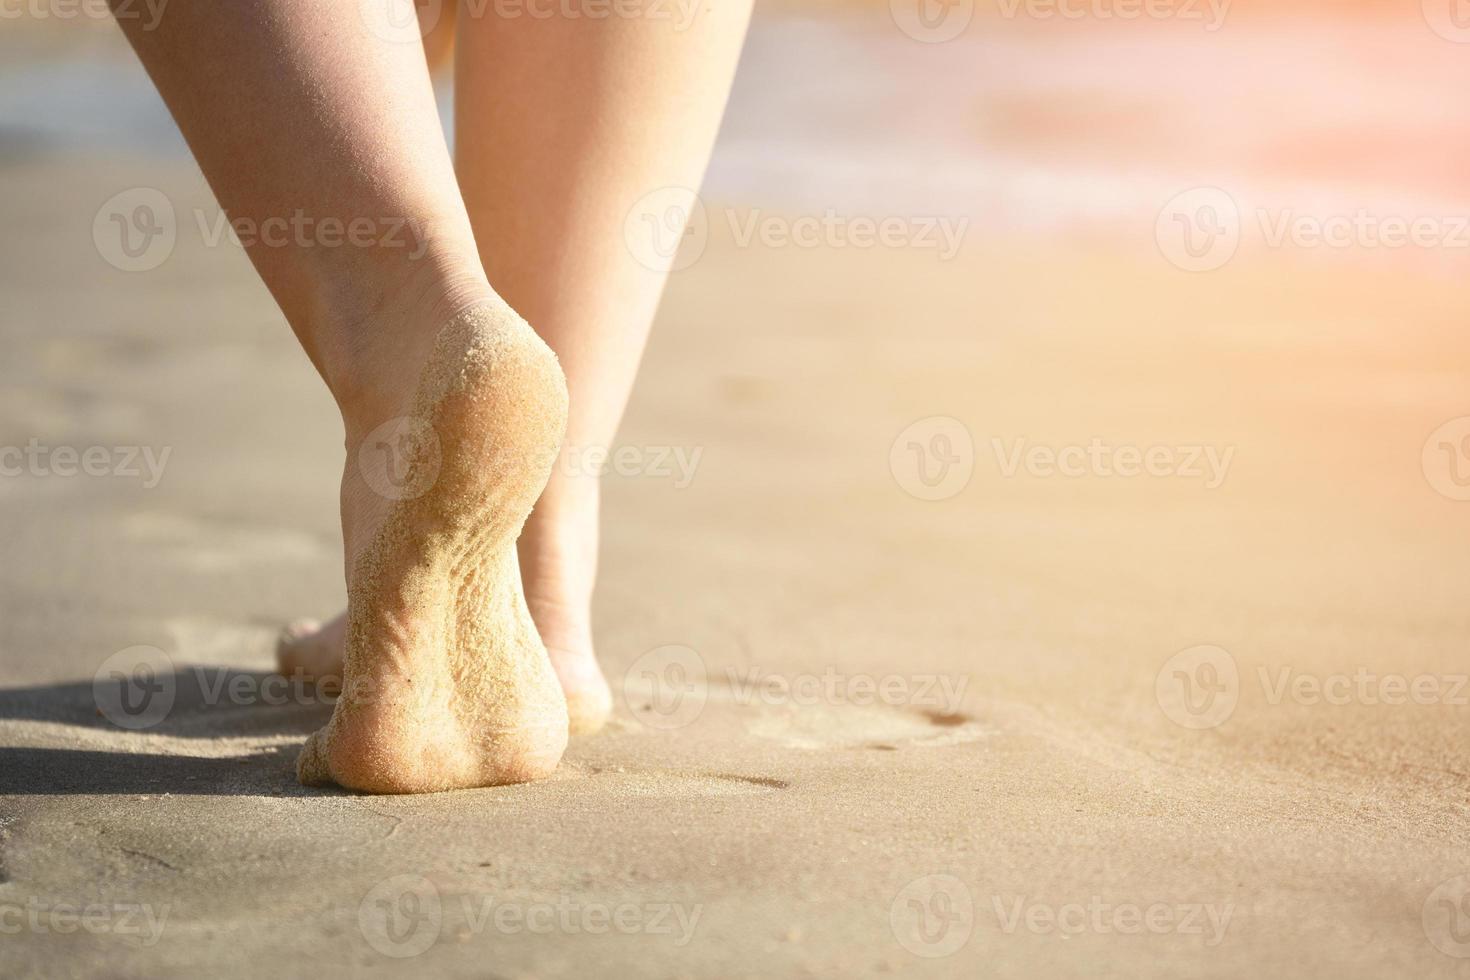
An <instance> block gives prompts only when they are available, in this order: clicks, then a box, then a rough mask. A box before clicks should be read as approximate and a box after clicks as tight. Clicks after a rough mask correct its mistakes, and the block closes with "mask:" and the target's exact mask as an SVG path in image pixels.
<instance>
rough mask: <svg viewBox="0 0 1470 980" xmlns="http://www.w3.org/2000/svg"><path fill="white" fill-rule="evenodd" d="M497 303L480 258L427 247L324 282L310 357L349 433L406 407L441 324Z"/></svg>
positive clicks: (377, 421) (314, 324) (366, 426)
mask: <svg viewBox="0 0 1470 980" xmlns="http://www.w3.org/2000/svg"><path fill="white" fill-rule="evenodd" d="M369 278H370V279H371V282H370V284H369V283H368V281H367V280H368V279H369ZM494 302H500V299H499V297H498V296H497V295H496V293H495V290H494V289H492V288H491V286H490V283H489V281H488V280H487V279H486V278H485V274H484V271H483V270H482V269H481V268H480V265H479V262H478V260H476V259H473V258H466V257H465V256H464V255H463V254H462V252H459V253H456V252H447V253H443V252H441V253H437V254H427V253H426V254H425V255H424V256H423V257H422V258H419V259H407V260H405V261H401V262H399V263H397V264H396V265H393V266H389V267H386V268H383V269H379V270H376V271H375V273H374V275H373V276H371V277H364V276H361V275H357V276H353V277H352V281H350V282H340V281H332V282H329V283H327V284H325V285H324V287H323V288H322V290H321V296H320V297H319V299H318V301H317V303H316V304H315V306H316V312H315V313H314V315H313V323H312V325H311V326H310V328H309V330H310V334H311V336H313V337H315V338H319V340H318V343H317V344H316V345H315V348H316V349H315V350H314V351H313V355H314V356H313V359H314V360H316V361H317V367H318V370H319V371H320V372H321V374H322V378H323V380H325V381H326V383H327V388H328V389H329V390H330V391H331V393H332V397H333V398H334V399H335V400H336V402H337V407H338V409H339V410H340V411H341V412H342V417H343V420H344V422H345V423H346V425H347V426H348V429H349V434H350V432H351V430H352V429H354V428H359V427H365V428H366V429H371V428H372V427H373V426H375V425H377V424H379V423H380V422H383V421H385V420H387V419H389V418H393V417H394V416H396V415H399V414H402V412H403V411H405V410H406V400H407V399H408V398H409V397H411V396H412V393H413V390H414V388H415V386H416V385H417V383H418V372H419V369H420V367H421V366H422V364H423V363H424V361H425V359H426V358H427V357H428V354H429V351H430V348H431V347H432V345H433V343H434V339H435V336H436V334H437V331H438V329H439V327H440V326H442V325H443V324H445V323H447V322H448V321H449V320H450V319H452V318H453V317H454V316H455V315H456V314H458V313H460V312H462V311H463V310H465V309H468V308H469V307H472V306H475V305H477V304H480V303H494Z"/></svg>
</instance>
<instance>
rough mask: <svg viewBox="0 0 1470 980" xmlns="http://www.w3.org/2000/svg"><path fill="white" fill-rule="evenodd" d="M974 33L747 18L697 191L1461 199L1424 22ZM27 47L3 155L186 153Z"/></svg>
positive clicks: (1047, 207) (1008, 200)
mask: <svg viewBox="0 0 1470 980" xmlns="http://www.w3.org/2000/svg"><path fill="white" fill-rule="evenodd" d="M974 27H975V25H972V29H971V30H970V31H968V32H967V33H966V34H965V35H964V36H962V37H960V38H958V39H955V40H953V41H950V42H947V43H943V44H922V43H918V42H916V41H914V40H912V39H911V38H909V37H907V36H905V35H904V34H903V33H902V32H900V31H898V30H897V29H895V28H894V27H893V25H892V24H891V23H886V22H874V21H868V20H860V19H846V20H844V19H822V20H817V19H801V18H789V17H780V18H774V17H759V18H757V20H756V22H755V23H754V25H753V27H752V31H751V36H750V39H749V43H748V45H747V48H746V51H745V55H744V59H743V62H742V66H741V70H740V73H739V76H738V80H737V83H736V86H735V91H734V93H733V95H732V98H731V102H730V108H729V113H728V116H727V119H726V122H725V126H724V130H723V132H722V135H721V138H720V143H719V146H718V147H717V150H716V154H715V157H714V161H713V163H712V166H711V171H710V174H709V179H708V182H707V184H706V191H705V193H706V196H707V197H711V198H713V199H717V200H723V201H730V202H734V203H741V204H760V205H762V206H768V207H771V208H784V209H793V210H804V211H821V210H825V209H833V210H836V211H839V212H843V213H866V214H875V213H889V214H936V215H963V216H968V217H970V218H972V219H973V220H974V221H975V222H976V223H977V225H980V226H983V227H987V228H992V229H996V230H1015V229H1026V230H1031V231H1037V230H1047V229H1057V228H1064V227H1077V226H1087V225H1089V224H1093V223H1097V224H1107V223H1108V222H1110V221H1113V220H1117V219H1123V220H1138V219H1141V218H1149V217H1151V216H1152V215H1155V214H1157V213H1158V209H1159V207H1160V205H1161V203H1162V202H1163V201H1165V200H1166V199H1167V198H1168V197H1169V196H1170V195H1172V194H1174V193H1177V192H1178V191H1180V190H1183V189H1186V188H1189V187H1194V186H1199V185H1216V186H1222V187H1226V188H1228V189H1229V190H1230V192H1231V193H1232V194H1233V195H1235V197H1236V199H1237V200H1239V201H1241V202H1242V204H1243V205H1245V204H1250V205H1255V206H1262V207H1273V206H1274V207H1286V206H1291V207H1294V208H1298V209H1314V210H1315V211H1317V212H1319V213H1324V212H1332V211H1346V210H1351V209H1353V208H1372V209H1375V210H1378V211H1380V212H1384V211H1392V212H1393V213H1410V214H1420V213H1435V214H1445V213H1470V203H1467V199H1466V195H1465V194H1464V193H1463V192H1462V190H1461V188H1460V185H1461V183H1462V178H1461V175H1462V174H1463V173H1464V172H1465V171H1466V169H1467V166H1470V104H1467V103H1466V102H1465V100H1462V99H1458V98H1455V97H1453V93H1456V92H1459V91H1463V90H1464V89H1465V85H1464V84H1463V83H1465V82H1466V81H1470V59H1467V58H1466V57H1465V55H1466V51H1465V50H1464V49H1463V48H1462V47H1461V46H1458V45H1454V44H1449V43H1446V42H1444V41H1443V40H1441V39H1439V38H1437V37H1435V36H1434V35H1433V34H1432V32H1430V31H1428V30H1427V29H1426V28H1425V25H1424V24H1423V22H1422V20H1421V19H1420V18H1418V17H1416V16H1407V15H1406V16H1404V17H1401V18H1396V19H1391V20H1389V21H1386V22H1384V23H1380V24H1374V23H1364V22H1362V21H1335V20H1332V19H1328V18H1318V19H1315V20H1295V21H1293V20H1282V21H1280V22H1275V23H1271V24H1268V25H1265V26H1262V25H1253V26H1251V27H1249V28H1245V27H1227V28H1225V29H1222V30H1220V31H1219V32H1216V33H1208V32H1204V31H1202V30H1198V29H1177V30H1121V29H1113V30H1069V31H1065V32H1060V31H1047V30H1036V29H1033V30H1029V31H1020V30H1007V31H991V30H977V29H974ZM94 33H97V32H94ZM99 36H100V35H99ZM15 43H16V37H15V36H14V35H11V36H0V150H3V151H6V152H10V153H14V152H16V151H17V149H18V148H21V149H25V150H28V151H31V152H62V153H67V152H70V153H78V152H87V151H94V152H106V153H115V152H123V153H129V154H143V155H160V156H164V157H168V158H178V157H180V156H182V155H184V154H185V153H187V150H186V148H185V146H184V143H183V140H182V139H181V138H180V136H179V134H178V132H177V130H176V129H175V127H174V125H173V123H172V122H171V120H170V119H169V117H168V113H167V112H166V110H165V109H164V107H163V105H162V103H161V102H160V101H159V99H158V97H157V95H156V94H155V93H154V91H153V89H152V87H151V85H150V84H149V82H148V79H147V77H146V75H145V74H144V73H143V71H142V70H141V68H139V66H138V65H137V64H136V62H135V61H134V60H133V59H132V57H131V54H130V53H129V52H128V51H127V50H126V47H125V46H124V45H123V44H122V42H121V40H120V38H118V37H116V36H112V35H107V36H105V37H102V39H101V40H99V41H96V42H94V43H89V44H87V45H85V46H82V47H78V48H74V49H73V48H67V47H58V48H57V49H56V52H55V53H53V54H50V55H45V54H43V55H40V56H37V55H35V54H34V53H30V54H29V56H27V57H6V54H7V53H11V49H12V48H13V46H14V45H15ZM441 94H442V98H441V109H442V111H443V112H444V113H445V117H446V119H447V118H448V114H449V112H450V103H451V96H450V93H449V92H448V91H447V90H446V91H444V92H442V93H441Z"/></svg>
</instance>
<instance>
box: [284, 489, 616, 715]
mask: <svg viewBox="0 0 1470 980" xmlns="http://www.w3.org/2000/svg"><path fill="white" fill-rule="evenodd" d="M558 479H560V478H559V477H558V476H557V475H553V476H552V481H553V483H555V482H556V481H557V480H558ZM550 496H551V495H550V493H549V492H548V494H547V496H544V497H543V498H542V502H541V503H539V504H537V506H536V508H535V509H534V510H533V511H532V512H531V516H530V518H529V519H528V520H527V521H526V528H525V531H524V532H522V534H521V538H520V540H519V542H517V545H516V550H517V552H518V553H519V556H520V566H521V582H522V585H523V588H524V589H525V595H526V604H527V606H528V607H529V609H530V611H531V618H532V620H533V621H534V622H535V624H536V627H537V630H538V631H539V633H540V635H541V640H542V642H543V643H544V644H545V646H546V650H547V652H548V653H549V654H550V656H551V665H552V667H553V668H555V670H556V676H557V679H558V680H559V681H560V682H561V688H562V692H563V694H564V695H565V697H566V701H567V716H568V720H569V727H570V731H571V734H573V735H588V734H591V733H593V732H596V731H598V730H599V729H601V728H602V726H603V725H604V724H605V723H606V722H607V719H608V716H609V715H610V714H611V713H612V692H611V690H610V689H609V688H608V684H607V680H606V678H605V677H604V676H603V673H602V670H601V668H599V667H598V665H597V657H596V656H595V655H594V653H593V649H592V617H591V613H592V584H593V577H594V575H595V574H596V569H597V527H598V500H597V485H596V482H595V481H588V480H582V481H579V485H578V486H575V487H571V488H570V489H569V490H568V491H567V492H564V493H559V494H557V495H556V501H555V503H554V504H552V502H551V501H550V500H549V499H548V498H549V497H550ZM346 637H347V615H346V613H343V614H341V615H339V616H337V617H336V618H335V619H333V620H332V621H331V622H329V623H326V624H325V625H323V624H322V623H321V622H320V621H318V620H314V619H306V620H300V621H298V622H296V623H293V624H292V625H291V626H289V627H287V628H286V629H285V630H284V631H283V632H282V634H281V638H280V642H279V644H278V646H277V648H276V660H277V663H278V666H279V670H280V672H281V673H282V674H285V675H287V676H290V677H304V678H307V679H311V680H314V681H316V683H317V685H318V687H319V688H321V689H322V690H324V691H326V692H327V693H336V691H338V690H339V689H340V686H341V675H342V649H343V644H344V643H345V641H346Z"/></svg>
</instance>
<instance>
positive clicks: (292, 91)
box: [122, 0, 567, 792]
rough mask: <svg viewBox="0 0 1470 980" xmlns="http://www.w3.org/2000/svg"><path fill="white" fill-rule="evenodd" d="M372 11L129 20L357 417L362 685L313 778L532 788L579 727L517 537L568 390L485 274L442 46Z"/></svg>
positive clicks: (350, 484)
mask: <svg viewBox="0 0 1470 980" xmlns="http://www.w3.org/2000/svg"><path fill="white" fill-rule="evenodd" d="M400 2H401V10H400V11H399V12H400V13H401V14H405V15H406V16H407V17H409V18H412V17H413V7H412V0H400ZM362 9H365V8H364V6H363V5H361V4H359V3H358V2H357V0H314V2H312V3H301V2H300V0H234V2H231V3H216V2H210V0H174V2H172V3H171V4H170V5H169V8H168V12H167V14H166V16H164V17H163V18H162V20H161V22H160V24H159V25H158V26H157V28H156V29H155V30H151V31H148V30H142V29H140V28H139V27H138V26H137V25H139V24H140V21H138V20H136V19H128V18H125V19H123V20H122V24H123V26H124V28H125V29H131V30H130V34H129V39H130V40H131V42H132V44H133V46H134V48H135V49H136V50H137V52H138V54H139V57H140V58H141V59H142V61H143V63H144V65H145V66H146V67H147V68H148V70H149V72H150V74H151V75H152V77H153V79H154V81H155V83H156V84H157V85H158V88H159V90H160V92H161V93H162V94H163V97H164V99H165V101H166V102H167V103H168V105H169V107H170V109H171V110H172V111H173V114H174V116H175V118H176V119H177V120H178V122H179V126H180V128H181V129H182V130H183V132H184V135H185V137H186V138H187V139H188V140H189V144H190V146H191V147H192V148H193V150H194V153H195V155H196V157H197V158H198V160H199V163H200V165H201V167H202V168H203V170H204V173H205V175H206V176H207V177H208V179H209V181H210V184H211V186H212V187H213V188H214V191H215V194H216V196H217V197H218V198H219V201H220V203H221V205H222V206H223V207H224V208H225V209H226V211H227V212H228V214H229V215H230V218H231V220H232V221H233V222H235V223H236V227H237V229H244V230H245V233H244V234H242V238H243V239H244V240H245V242H246V245H247V251H248V254H249V256H250V259H251V261H252V262H253V263H254V264H255V267H256V269H257V271H259V273H260V275H261V277H262V278H263V279H264V280H265V282H266V285H267V286H268V287H269V288H270V290H271V293H272V294H273V295H274V296H275V298H276V300H277V302H278V303H279V304H280V306H281V309H282V310H283V311H284V312H285V314H286V317H287V319H288V320H289V321H290V324H291V327H292V328H293V330H294V331H295V332H296V335H297V337H298V338H299V339H300V341H301V344H302V346H303V347H304V348H305V349H306V352H307V354H308V355H309V356H310V358H311V360H312V362H313V364H315V365H316V368H317V370H318V371H319V372H320V373H321V375H322V378H323V379H324V380H325V381H326V383H327V385H328V387H329V388H330V390H331V392H332V394H333V396H334V397H335V399H336V401H337V405H338V407H339V409H340V410H341V412H342V418H343V424H344V428H345V430H346V446H347V465H346V469H345V471H344V475H343V479H342V487H341V501H342V531H343V543H344V548H345V555H344V557H345V568H346V578H347V587H348V596H349V601H348V628H347V637H348V638H347V644H346V659H345V665H344V684H345V689H344V692H343V696H342V697H341V699H340V700H339V701H338V704H337V708H336V711H335V713H334V714H333V717H332V721H331V723H330V724H329V725H328V727H327V728H326V729H324V730H323V731H321V732H318V733H317V734H316V735H315V736H313V737H312V739H311V740H310V741H309V742H308V743H307V747H306V749H305V750H304V751H303V753H302V758H301V761H300V764H299V770H300V775H301V777H302V779H303V780H304V781H307V782H325V781H336V782H339V783H341V784H343V785H345V786H350V787H354V788H358V789H364V790H369V791H380V792H413V791H422V790H432V789H442V788H449V787H453V786H479V785H489V784H493V783H498V782H506V781H512V780H516V779H523V778H531V777H534V776H537V775H541V774H544V773H545V772H548V771H550V769H551V768H553V767H554V766H555V765H556V763H557V761H558V759H559V758H560V755H561V752H562V749H563V747H564V745H565V739H566V725H567V722H566V714H565V710H566V709H565V702H564V701H563V698H562V695H561V693H560V690H559V687H558V685H557V683H556V680H555V676H554V674H553V672H552V669H551V666H550V663H549V661H548V659H547V657H546V654H545V650H544V648H543V647H542V645H541V643H540V641H539V639H538V637H537V635H536V632H535V629H534V626H533V625H532V623H531V621H530V618H529V613H528V612H527V610H526V607H525V601H524V598H523V595H522V592H521V588H520V581H519V574H518V571H517V568H516V565H515V548H514V542H515V538H516V536H517V534H518V533H519V531H520V529H521V526H522V524H523V522H524V519H525V516H526V515H527V513H528V512H529V510H530V508H531V506H532V505H533V504H534V501H535V499H536V497H537V495H539V493H540V491H541V489H542V487H543V485H544V481H545V479H546V476H547V473H548V472H549V470H550V458H551V456H552V455H554V453H555V451H556V448H557V447H558V445H559V440H560V437H561V433H562V428H563V425H564V411H565V389H564V387H563V379H562V376H561V373H560V371H559V369H558V367H557V365H556V361H555V358H554V356H553V355H552V354H551V352H550V351H549V350H548V349H547V348H546V347H545V345H544V344H543V343H542V342H541V341H540V340H539V339H538V338H537V337H536V336H535V334H534V333H532V332H531V330H530V329H529V328H528V327H527V326H526V325H525V323H524V322H523V321H521V320H520V318H519V317H517V316H516V314H515V313H514V312H512V311H511V310H510V308H509V307H508V306H506V304H505V303H504V302H503V301H502V300H501V299H500V298H499V296H497V295H496V294H495V292H494V291H493V290H492V289H491V288H490V286H489V283H488V282H487V281H486V279H485V276H484V273H483V271H482V267H481V265H480V262H479V260H478V257H477V255H476V250H475V245H474V239H473V235H472V233H471V230H470V225H469V219H468V216H467V214H466V213H465V210H464V207H463V202H462V200H461V198H460V195H459V191H458V188H457V185H456V182H455V178H454V173H453V167H452V165H451V162H450V160H449V156H448V152H447V150H446V147H445V142H444V139H443V133H442V131H441V129H440V127H439V122H438V116H437V113H436V112H435V108H434V103H433V97H432V92H431V90H430V86H429V78H428V70H427V67H426V64H425V60H424V54H423V51H422V50H421V49H420V48H419V47H418V46H417V45H408V44H403V43H399V42H394V41H389V40H385V39H383V37H381V36H379V34H378V33H375V32H374V31H372V30H370V29H368V26H367V25H366V24H365V23H364V21H363V20H362V19H361V18H360V10H362ZM255 229H258V230H259V234H258V235H256V234H254V230H255ZM353 229H355V231H353ZM385 426H386V427H385ZM399 452H401V453H402V455H401V456H400V455H398V453H399Z"/></svg>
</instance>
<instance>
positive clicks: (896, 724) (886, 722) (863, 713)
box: [745, 704, 990, 752]
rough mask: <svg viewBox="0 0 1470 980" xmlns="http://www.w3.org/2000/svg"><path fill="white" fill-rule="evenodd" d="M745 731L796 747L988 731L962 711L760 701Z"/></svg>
mask: <svg viewBox="0 0 1470 980" xmlns="http://www.w3.org/2000/svg"><path fill="white" fill-rule="evenodd" d="M759 711H760V713H759V714H758V715H756V717H753V718H751V719H749V720H747V721H746V723H745V728H746V731H747V732H749V733H750V734H751V735H754V736H756V737H757V738H765V739H770V740H771V741H773V742H780V743H782V744H783V745H787V746H790V747H791V748H794V749H829V748H850V749H874V750H877V751H885V752H893V751H897V750H899V749H905V748H939V747H941V746H949V745H963V744H965V743H967V742H976V741H979V740H980V739H983V738H985V737H986V736H987V735H989V734H990V732H989V730H988V729H987V728H986V727H985V726H984V725H981V724H980V723H979V722H977V721H975V720H973V719H971V718H967V717H965V716H964V715H958V714H946V713H939V712H927V711H922V710H916V709H914V708H909V707H901V706H891V705H886V704H875V705H853V704H811V705H782V706H766V705H762V706H761V708H760V709H759Z"/></svg>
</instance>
